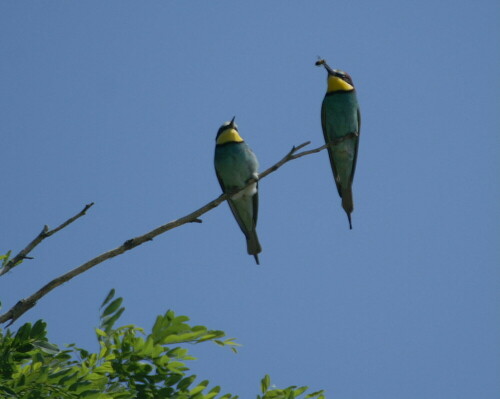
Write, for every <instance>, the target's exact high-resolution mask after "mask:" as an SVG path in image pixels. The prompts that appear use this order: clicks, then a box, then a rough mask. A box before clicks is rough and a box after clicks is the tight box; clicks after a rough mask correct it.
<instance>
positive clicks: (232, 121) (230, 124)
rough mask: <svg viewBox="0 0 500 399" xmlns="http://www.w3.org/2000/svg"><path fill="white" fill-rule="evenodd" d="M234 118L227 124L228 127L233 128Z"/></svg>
mask: <svg viewBox="0 0 500 399" xmlns="http://www.w3.org/2000/svg"><path fill="white" fill-rule="evenodd" d="M234 118H236V116H233V119H231V122H229V126H231V127H234Z"/></svg>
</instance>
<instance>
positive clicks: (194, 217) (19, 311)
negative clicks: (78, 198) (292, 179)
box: [0, 141, 328, 326]
mask: <svg viewBox="0 0 500 399" xmlns="http://www.w3.org/2000/svg"><path fill="white" fill-rule="evenodd" d="M310 143H311V142H310V141H307V142H305V143H302V144H300V145H299V146H297V147H295V146H294V147H292V149H291V150H290V151H289V152H288V153H287V154H286V155H285V156H284V157H283V158H282V159H281V160H280V161H278V162H277V163H276V164H274V165H273V166H271V167H270V168H268V169H266V170H265V171H264V172H262V173H260V174H259V180H262V179H263V178H265V177H266V176H268V175H269V174H271V173H273V172H275V171H276V170H278V169H279V168H280V167H281V166H283V165H284V164H285V163H287V162H289V161H292V160H294V159H297V158H300V157H303V156H306V155H310V154H314V153H317V152H320V151H322V150H324V149H325V148H327V147H328V145H326V144H325V145H323V146H321V147H318V148H315V149H313V150H309V151H303V152H300V153H297V151H299V150H301V149H302V148H304V147H305V146H307V145H309V144H310ZM255 181H256V180H255V179H250V180H249V181H248V184H247V185H246V186H245V187H242V188H240V189H238V190H235V191H233V192H230V193H225V194H222V195H220V196H219V197H218V198H216V199H214V200H213V201H210V202H209V203H208V204H206V205H204V206H202V207H201V208H199V209H197V210H195V211H194V212H191V213H190V214H188V215H186V216H183V217H181V218H179V219H176V220H174V221H171V222H169V223H166V224H164V225H163V226H160V227H157V228H156V229H154V230H151V231H150V232H148V233H146V234H143V235H141V236H138V237H135V238H131V239H129V240H127V241H125V242H124V243H123V244H122V245H120V246H119V247H117V248H115V249H112V250H111V251H108V252H105V253H103V254H101V255H99V256H97V257H95V258H93V259H91V260H89V261H88V262H85V263H84V264H82V265H80V266H78V267H76V268H75V269H73V270H70V271H69V272H67V273H65V274H63V275H61V276H59V277H57V278H55V279H54V280H52V281H50V282H49V283H47V284H46V285H44V286H43V287H42V288H40V289H39V290H38V291H37V292H35V293H34V294H33V295H31V296H29V297H28V298H25V299H22V300H20V301H19V302H17V303H16V304H15V305H14V306H13V307H12V308H11V309H10V310H9V311H7V312H6V313H4V314H3V315H1V316H0V324H2V323H6V322H7V321H9V320H10V323H9V324H8V326H10V325H11V324H12V323H14V322H15V321H16V320H17V319H18V318H19V317H20V316H22V315H23V314H24V313H26V312H27V311H28V310H29V309H31V308H32V307H34V306H35V305H36V303H37V301H38V300H40V298H42V297H43V296H45V295H47V294H48V293H49V292H50V291H52V290H53V289H54V288H56V287H58V286H60V285H61V284H64V283H65V282H67V281H69V280H71V279H72V278H73V277H76V276H78V275H79V274H82V273H83V272H85V271H87V270H89V269H90V268H92V267H94V266H96V265H98V264H99V263H102V262H104V261H105V260H108V259H111V258H114V257H115V256H118V255H121V254H122V253H124V252H126V251H129V250H131V249H133V248H135V247H137V246H139V245H141V244H144V243H145V242H147V241H152V240H153V238H155V237H156V236H158V235H160V234H163V233H165V232H167V231H169V230H172V229H174V228H176V227H179V226H182V225H183V224H186V223H201V219H199V217H200V216H201V215H203V214H205V213H207V212H208V211H210V210H212V209H213V208H215V207H217V206H219V205H220V204H221V203H223V202H224V201H226V200H227V199H228V198H230V197H231V196H232V195H234V194H236V193H238V192H239V191H242V190H244V189H245V188H246V187H248V186H249V185H251V184H252V183H255ZM90 206H92V204H91V205H90ZM90 206H89V207H90ZM87 209H88V208H86V209H84V210H83V211H82V212H84V211H86V210H87ZM70 220H71V219H70ZM70 223H71V222H70ZM63 224H64V223H63ZM63 227H64V226H63ZM58 229H59V228H58ZM54 230H56V231H57V229H54ZM54 230H52V231H54ZM49 233H50V232H49ZM45 234H47V232H46V233H45ZM42 239H43V238H42ZM40 241H41V240H40ZM37 244H38V243H37Z"/></svg>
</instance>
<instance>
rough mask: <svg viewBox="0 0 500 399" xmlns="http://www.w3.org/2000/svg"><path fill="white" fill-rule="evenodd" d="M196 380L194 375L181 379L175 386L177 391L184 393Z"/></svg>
mask: <svg viewBox="0 0 500 399" xmlns="http://www.w3.org/2000/svg"><path fill="white" fill-rule="evenodd" d="M195 379H196V375H191V376H189V377H186V378H183V379H182V380H180V381H179V383H178V384H177V389H178V390H179V391H185V390H187V389H188V387H189V386H190V385H191V384H192V383H193V381H194V380H195Z"/></svg>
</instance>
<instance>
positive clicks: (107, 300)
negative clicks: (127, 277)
mask: <svg viewBox="0 0 500 399" xmlns="http://www.w3.org/2000/svg"><path fill="white" fill-rule="evenodd" d="M114 296H115V289H114V288H112V289H111V290H110V291H109V293H108V295H106V299H105V300H104V302H103V303H102V305H101V309H102V308H103V307H104V306H106V304H107V303H108V302H109V301H111V299H112V298H113V297H114Z"/></svg>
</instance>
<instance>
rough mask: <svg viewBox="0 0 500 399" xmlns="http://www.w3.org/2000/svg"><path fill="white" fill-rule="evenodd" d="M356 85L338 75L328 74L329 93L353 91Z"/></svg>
mask: <svg viewBox="0 0 500 399" xmlns="http://www.w3.org/2000/svg"><path fill="white" fill-rule="evenodd" d="M352 90H354V87H353V86H351V85H350V84H349V83H347V82H346V81H344V80H342V79H340V78H339V77H338V76H331V75H330V76H328V90H327V93H332V92H334V91H352Z"/></svg>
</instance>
